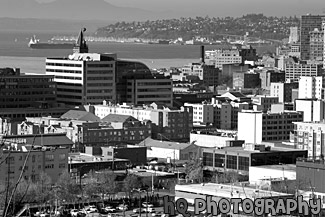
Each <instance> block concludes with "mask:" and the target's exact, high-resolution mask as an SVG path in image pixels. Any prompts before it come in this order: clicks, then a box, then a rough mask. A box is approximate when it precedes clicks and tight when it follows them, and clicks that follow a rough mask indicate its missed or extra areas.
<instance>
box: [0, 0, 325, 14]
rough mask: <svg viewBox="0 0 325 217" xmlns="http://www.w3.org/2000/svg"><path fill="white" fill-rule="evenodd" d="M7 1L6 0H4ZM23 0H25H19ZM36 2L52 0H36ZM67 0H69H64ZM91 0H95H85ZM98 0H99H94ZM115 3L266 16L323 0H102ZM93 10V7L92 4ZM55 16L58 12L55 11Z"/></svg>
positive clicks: (319, 7) (324, 3) (318, 5)
mask: <svg viewBox="0 0 325 217" xmlns="http://www.w3.org/2000/svg"><path fill="white" fill-rule="evenodd" d="M0 1H3V0H0ZM8 1H9V0H8ZM21 1H25V0H21ZM36 1H37V2H40V3H47V2H53V1H55V0H36ZM65 1H69V0H65ZM89 1H95V0H89ZM97 1H101V0H97ZM105 1H106V2H108V3H111V4H112V5H115V6H120V7H131V8H139V9H144V10H147V11H150V12H159V13H160V14H163V17H167V18H168V17H169V15H170V17H195V16H206V15H208V16H211V17H226V16H233V17H240V16H242V15H246V14H249V13H263V14H264V15H267V16H292V15H297V16H300V15H302V14H307V13H311V14H323V13H324V12H325V0H105ZM91 11H94V12H91V13H95V11H96V8H93V10H91ZM58 16H59V13H58Z"/></svg>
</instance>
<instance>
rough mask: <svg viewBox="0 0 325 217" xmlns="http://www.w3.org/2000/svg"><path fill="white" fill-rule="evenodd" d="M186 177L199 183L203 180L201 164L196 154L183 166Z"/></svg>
mask: <svg viewBox="0 0 325 217" xmlns="http://www.w3.org/2000/svg"><path fill="white" fill-rule="evenodd" d="M185 173H186V179H189V180H191V181H192V182H196V183H201V182H202V181H203V164H202V161H201V159H200V158H198V156H195V157H194V158H193V159H192V160H190V161H189V162H188V163H187V164H186V166H185Z"/></svg>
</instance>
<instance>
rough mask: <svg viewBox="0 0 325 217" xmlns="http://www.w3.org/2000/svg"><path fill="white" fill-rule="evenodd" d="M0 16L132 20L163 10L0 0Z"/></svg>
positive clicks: (95, 1) (79, 0) (86, 1)
mask: <svg viewBox="0 0 325 217" xmlns="http://www.w3.org/2000/svg"><path fill="white" fill-rule="evenodd" d="M0 16H1V17H10V18H39V19H44V18H46V19H69V20H101V21H103V20H105V21H133V20H139V21H142V20H147V19H159V18H162V17H164V16H165V14H164V13H162V14H159V13H158V14H157V13H155V12H152V11H148V10H143V9H139V8H133V7H118V6H115V5H112V4H110V3H108V2H106V1H104V0H56V1H53V2H48V3H39V2H37V1H36V0H1V1H0Z"/></svg>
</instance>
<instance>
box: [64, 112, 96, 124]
mask: <svg viewBox="0 0 325 217" xmlns="http://www.w3.org/2000/svg"><path fill="white" fill-rule="evenodd" d="M61 119H69V120H78V121H91V122H100V118H99V117H97V116H96V115H94V114H93V113H90V112H87V111H81V110H70V111H68V112H66V113H64V114H63V115H62V116H61Z"/></svg>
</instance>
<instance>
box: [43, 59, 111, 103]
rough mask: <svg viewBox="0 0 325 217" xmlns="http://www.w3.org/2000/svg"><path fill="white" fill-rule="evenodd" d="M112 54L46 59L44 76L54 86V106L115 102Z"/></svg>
mask: <svg viewBox="0 0 325 217" xmlns="http://www.w3.org/2000/svg"><path fill="white" fill-rule="evenodd" d="M115 64H116V54H95V53H74V54H72V55H70V56H69V57H67V58H47V59H46V74H47V75H52V76H54V81H55V82H56V83H57V100H58V103H64V104H66V105H71V106H77V105H83V104H98V103H101V102H103V100H112V101H114V100H116V99H115V95H116V94H115V70H116V67H115Z"/></svg>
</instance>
